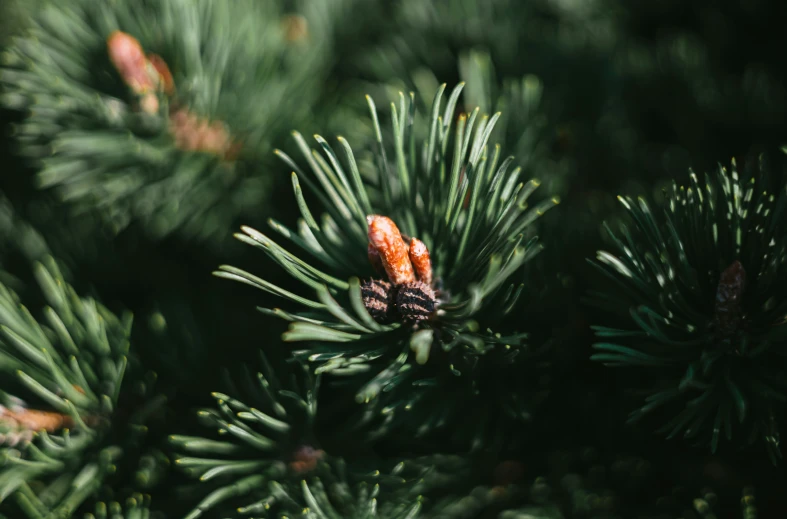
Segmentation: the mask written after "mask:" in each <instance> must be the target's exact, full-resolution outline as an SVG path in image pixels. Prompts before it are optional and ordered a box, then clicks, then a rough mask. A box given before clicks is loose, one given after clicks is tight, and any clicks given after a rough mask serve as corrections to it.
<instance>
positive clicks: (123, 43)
mask: <svg viewBox="0 0 787 519" xmlns="http://www.w3.org/2000/svg"><path fill="white" fill-rule="evenodd" d="M107 50H108V52H109V59H110V60H112V63H113V64H114V65H115V68H116V69H117V71H118V73H119V74H120V77H122V78H123V81H124V82H125V83H126V84H127V85H128V86H129V88H131V89H132V90H133V91H134V93H136V94H140V95H141V94H145V93H148V92H150V91H151V90H153V89H154V88H155V86H156V81H155V77H153V76H151V74H150V69H149V68H148V60H147V58H146V57H145V53H144V51H143V50H142V45H140V44H139V41H137V39H136V38H134V37H133V36H131V35H129V34H126V33H125V32H121V31H115V32H113V33H112V34H111V35H110V36H109V38H107Z"/></svg>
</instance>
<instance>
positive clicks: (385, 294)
mask: <svg viewBox="0 0 787 519" xmlns="http://www.w3.org/2000/svg"><path fill="white" fill-rule="evenodd" d="M361 297H362V298H363V305H364V306H365V307H366V310H367V311H368V312H369V315H371V316H372V319H374V320H375V321H376V322H378V323H381V324H382V323H387V322H390V321H391V320H392V318H393V316H394V314H395V313H396V307H395V305H394V291H393V290H392V287H391V284H390V283H389V282H387V281H383V280H382V279H370V280H369V281H364V283H363V284H362V285H361Z"/></svg>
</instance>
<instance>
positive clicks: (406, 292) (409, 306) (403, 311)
mask: <svg viewBox="0 0 787 519" xmlns="http://www.w3.org/2000/svg"><path fill="white" fill-rule="evenodd" d="M436 308H437V298H436V296H435V293H434V290H432V287H430V286H429V285H427V284H426V283H424V282H422V281H413V282H411V283H405V284H403V285H401V286H399V287H398V290H397V293H396V310H397V311H398V312H399V315H401V317H402V319H403V320H405V321H423V320H425V319H429V317H430V316H431V315H432V314H433V313H434V311H435V309H436Z"/></svg>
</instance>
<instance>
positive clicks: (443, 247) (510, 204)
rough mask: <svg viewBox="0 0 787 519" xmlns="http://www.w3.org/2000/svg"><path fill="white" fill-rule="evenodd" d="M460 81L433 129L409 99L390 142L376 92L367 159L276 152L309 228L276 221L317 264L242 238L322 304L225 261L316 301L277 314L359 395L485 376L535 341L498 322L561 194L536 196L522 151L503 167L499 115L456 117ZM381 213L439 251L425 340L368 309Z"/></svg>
mask: <svg viewBox="0 0 787 519" xmlns="http://www.w3.org/2000/svg"><path fill="white" fill-rule="evenodd" d="M462 88H463V85H461V84H460V85H459V86H457V87H456V88H455V89H454V90H453V91H452V92H451V94H450V96H449V98H448V100H447V102H443V93H444V91H445V85H443V86H442V87H441V88H440V89H439V91H438V92H437V94H436V96H435V99H434V103H433V107H432V110H431V119H430V120H429V121H428V122H427V123H425V124H424V125H423V126H419V125H417V124H416V123H417V121H419V119H418V112H417V111H416V110H415V104H414V100H413V96H412V95H411V96H405V95H400V96H399V99H398V103H393V104H392V105H391V121H390V124H391V125H392V134H391V135H392V137H391V140H392V142H391V143H390V145H389V143H388V142H384V137H383V135H384V134H386V133H387V132H383V130H382V128H381V126H380V124H381V122H380V121H381V118H380V116H379V115H378V113H377V110H376V108H375V104H374V102H373V101H372V99H371V98H370V97H368V96H367V101H368V103H369V106H370V110H371V115H372V120H373V123H374V128H375V133H376V136H377V137H376V140H377V143H376V145H375V148H376V150H377V151H376V153H375V154H374V157H373V162H372V163H369V162H361V163H359V162H357V161H356V158H355V157H356V155H357V154H355V153H353V151H352V148H351V147H350V145H349V143H347V141H346V140H344V139H342V138H339V143H340V144H341V148H340V150H341V151H340V152H339V153H337V152H335V151H334V150H333V148H332V147H331V146H330V145H329V144H328V142H327V141H326V140H325V139H324V138H322V137H320V136H315V139H316V141H317V143H318V145H319V151H318V150H312V149H310V148H309V147H308V144H307V143H306V141H305V139H304V138H303V137H302V136H301V135H300V134H298V133H297V132H296V133H294V136H295V139H296V142H297V144H298V146H299V148H300V149H301V151H302V154H303V158H304V159H305V162H306V163H307V164H308V169H307V170H304V169H302V168H301V166H299V164H298V162H297V161H295V160H294V159H292V158H290V157H289V156H288V155H286V154H285V153H284V152H282V151H278V152H277V154H278V155H279V156H280V157H281V158H282V159H283V160H284V161H285V162H286V163H287V164H288V165H289V166H290V167H291V168H292V169H293V188H294V191H295V197H296V201H297V204H298V207H299V209H300V212H301V215H302V217H303V219H302V220H301V221H300V222H299V226H298V229H297V231H296V230H291V229H288V228H286V227H284V226H283V225H281V224H280V223H278V222H271V226H272V227H273V229H274V230H275V231H276V232H277V233H279V234H281V235H282V236H284V237H285V238H286V239H288V240H289V241H291V242H292V243H293V244H294V245H295V246H296V247H298V248H300V249H302V250H303V251H304V252H305V253H307V254H308V255H310V256H312V258H311V261H308V260H306V259H304V258H303V257H302V256H301V255H296V254H294V253H291V252H289V251H288V250H286V249H284V248H283V247H281V246H280V245H278V244H277V243H276V242H274V241H273V240H272V239H271V238H270V237H268V236H266V235H265V234H263V233H261V232H259V231H257V230H255V229H251V228H249V227H243V228H242V233H239V234H238V235H236V236H237V238H238V239H239V240H241V241H243V242H245V243H247V244H250V245H252V246H254V247H257V248H259V249H261V250H262V251H263V252H265V253H266V254H267V255H268V256H269V257H271V258H272V259H273V260H274V261H275V262H276V263H277V264H278V265H280V266H281V267H282V268H284V269H285V270H286V271H287V273H288V274H289V275H290V276H292V277H294V278H295V279H297V280H298V281H300V282H301V283H303V284H304V285H306V286H307V287H308V288H309V289H311V290H312V293H314V294H315V296H314V297H313V298H309V297H304V296H301V295H298V294H296V293H292V292H290V291H287V290H284V289H283V288H280V287H278V286H276V285H274V284H272V283H270V282H268V281H265V280H263V279H261V278H259V277H257V276H254V275H252V274H250V273H248V272H245V271H241V270H239V269H237V268H234V267H229V266H222V267H220V269H219V270H218V271H217V272H216V275H217V276H219V277H224V278H228V279H234V280H236V281H241V282H243V283H246V284H249V285H251V286H255V287H257V288H259V289H261V290H264V291H266V292H269V293H273V294H275V295H278V296H280V297H282V298H285V299H287V300H289V302H290V303H295V305H296V308H297V305H300V306H302V307H307V308H308V311H307V312H304V311H295V312H294V313H293V312H289V311H284V310H281V309H269V310H265V312H266V313H269V314H271V315H277V316H279V317H282V318H284V319H286V320H288V321H291V323H292V324H291V325H290V330H289V331H288V332H287V333H285V334H284V340H285V341H290V342H303V343H305V344H304V346H305V348H304V349H301V350H297V351H295V356H296V358H298V359H301V360H305V361H308V362H311V363H314V364H315V369H316V371H317V372H319V373H330V374H333V375H346V376H350V375H352V376H355V377H356V379H357V380H358V382H357V383H358V387H359V389H358V391H357V394H356V399H357V400H358V401H360V402H375V403H377V402H376V401H377V399H378V397H380V395H381V392H383V391H384V392H386V393H387V394H389V395H398V396H394V397H395V398H399V399H401V398H402V397H403V396H404V395H406V394H407V393H408V392H410V391H412V389H410V388H411V387H412V385H413V384H416V383H419V381H420V382H423V381H425V380H427V379H431V378H432V377H433V376H435V374H441V373H442V374H445V375H447V376H448V377H449V378H451V379H454V378H456V377H455V376H456V375H461V374H469V373H471V372H473V371H474V370H475V365H476V363H477V361H478V358H479V357H483V356H486V355H487V354H490V353H493V352H495V355H497V356H502V357H503V358H505V357H506V355H507V350H508V349H510V348H514V349H517V348H523V347H525V339H526V335H524V334H514V335H511V336H509V337H500V336H499V335H496V334H494V333H493V332H492V331H491V330H487V329H486V326H494V324H495V323H496V322H497V321H498V320H499V319H500V318H501V317H502V316H503V315H504V314H505V313H507V312H509V311H511V309H512V308H514V307H515V303H516V300H517V298H518V296H519V294H520V293H521V291H522V287H521V285H519V283H520V281H521V279H522V278H521V275H522V272H523V269H522V267H523V265H524V264H525V263H526V262H527V261H528V260H530V259H531V258H532V257H533V256H534V255H535V254H537V253H538V252H539V250H540V249H541V247H540V245H539V244H538V242H537V239H536V237H535V234H534V232H533V224H534V222H535V221H536V219H538V217H540V216H541V215H542V214H544V213H545V212H546V211H547V210H549V209H550V208H552V207H554V206H555V205H556V204H557V203H558V200H557V198H552V199H547V200H543V201H538V202H536V203H532V202H531V195H532V194H533V192H534V191H535V190H536V188H537V187H538V186H539V182H538V181H536V180H530V181H523V180H522V179H520V173H521V170H520V169H519V168H515V167H513V166H514V159H513V157H512V158H508V159H506V160H502V161H500V148H499V146H496V147H490V145H489V138H490V135H491V134H492V132H493V130H494V127H495V123H496V121H497V120H498V118H499V117H500V115H499V114H495V115H494V116H492V117H488V116H486V115H480V114H479V112H478V111H477V110H476V111H473V112H472V113H471V114H470V116H469V117H468V116H467V115H466V114H459V115H458V117H457V116H456V114H455V113H454V112H455V109H456V106H457V103H458V101H459V97H460V94H461V92H462ZM455 121H456V124H454V122H455ZM424 129H428V132H424V131H421V130H424ZM417 135H423V137H418V138H416V136H417ZM309 170H310V171H309ZM302 185H303V186H305V187H306V188H308V190H309V191H310V192H311V193H310V194H312V195H314V196H315V197H316V199H317V200H318V201H320V202H321V203H322V208H323V209H324V211H325V213H324V214H323V216H322V218H321V221H319V222H318V220H317V219H315V217H314V214H315V213H314V212H313V211H312V210H311V209H310V208H309V205H308V204H307V202H306V200H305V198H304V193H303V191H302V188H301V186H302ZM370 212H371V213H376V214H381V215H385V216H388V217H390V218H392V219H393V220H394V221H395V222H396V223H397V224H398V226H399V228H400V229H401V231H402V233H403V234H406V235H408V236H415V237H418V238H419V239H421V240H422V241H423V242H424V243H425V244H426V245H427V247H428V249H429V251H430V253H431V258H432V264H433V269H434V273H435V277H436V279H437V282H436V286H437V287H438V289H439V291H440V292H441V294H442V295H441V300H440V303H439V311H438V315H437V318H436V319H435V320H433V321H429V322H426V323H425V324H423V325H420V327H421V328H422V330H431V331H432V333H418V334H416V335H415V336H414V335H413V333H414V330H413V329H412V327H411V326H405V325H402V323H398V322H394V323H392V324H384V325H383V324H378V323H375V322H374V320H373V319H372V318H371V316H370V315H369V313H368V312H367V311H366V309H365V307H364V304H363V300H362V298H361V293H360V290H359V286H360V281H359V278H362V277H366V278H368V277H369V276H370V275H372V269H371V266H370V265H369V261H368V259H367V222H366V217H367V215H368V214H370ZM345 279H346V280H348V281H347V282H345V281H343V280H345ZM517 286H518V288H517ZM411 349H412V350H413V351H414V352H415V354H414V355H413V354H411V353H410V350H411ZM445 355H447V357H446V358H442V357H445ZM438 357H439V359H438ZM422 365H425V366H423V367H422ZM441 376H442V375H441ZM400 387H401V388H402V390H401V391H394V390H396V389H398V388H400ZM383 405H384V404H383Z"/></svg>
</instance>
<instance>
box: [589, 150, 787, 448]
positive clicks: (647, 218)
mask: <svg viewBox="0 0 787 519" xmlns="http://www.w3.org/2000/svg"><path fill="white" fill-rule="evenodd" d="M767 173H768V165H767V163H766V162H765V159H764V158H763V159H761V161H760V163H759V164H756V165H754V166H752V167H751V171H749V170H747V171H746V172H744V171H739V169H738V167H737V166H736V164H735V162H734V161H733V162H732V164H731V167H730V168H726V167H720V168H719V171H718V172H716V173H715V174H708V175H706V176H705V177H704V179H703V180H700V177H698V176H697V175H695V174H694V173H692V174H691V175H690V177H689V178H690V183H689V185H688V186H685V187H684V186H678V185H677V184H673V187H672V190H671V192H670V193H668V194H667V197H666V198H667V199H666V205H665V207H664V208H663V209H661V210H659V211H658V212H656V211H654V210H652V209H651V206H650V205H649V204H648V203H647V202H646V201H645V199H643V198H639V199H637V200H634V199H632V198H629V197H625V198H623V197H621V198H620V201H621V203H622V204H623V205H624V207H625V208H626V210H627V211H628V213H629V214H630V216H631V220H632V223H631V224H630V225H622V226H621V227H620V230H619V232H618V233H613V232H611V231H610V236H611V239H612V243H613V249H612V250H613V251H614V252H607V251H599V253H598V255H597V258H596V261H594V262H593V264H594V265H595V266H596V267H598V269H599V270H600V271H601V272H602V273H603V274H604V276H605V277H606V279H607V280H608V281H609V282H610V283H609V286H608V288H607V289H606V290H604V291H600V292H599V293H595V294H594V301H595V303H596V304H597V305H598V306H599V307H601V308H603V309H606V310H609V311H611V312H613V313H615V314H617V315H618V316H620V321H619V322H620V324H619V327H618V326H615V327H610V326H596V327H594V328H595V331H596V336H597V337H598V338H599V339H600V341H599V342H598V343H597V344H595V345H594V349H595V350H596V353H595V354H594V355H593V360H595V361H597V362H601V363H604V364H605V365H609V366H615V367H629V368H632V369H638V370H640V371H641V372H642V373H643V375H645V376H644V377H643V378H644V379H645V380H648V381H649V383H651V384H652V386H651V387H650V388H649V389H647V393H648V395H649V396H648V397H647V398H646V400H645V402H644V404H643V405H642V407H641V408H639V409H638V410H636V411H635V412H633V413H632V415H631V419H632V421H636V420H640V419H642V418H645V417H647V416H652V415H656V414H658V415H659V416H663V417H664V418H663V420H664V423H663V426H662V427H660V428H659V432H660V433H662V434H665V435H667V436H668V437H670V438H673V437H677V436H683V437H685V438H688V439H691V440H693V441H696V442H698V443H702V444H704V445H709V446H710V449H711V450H712V451H715V450H716V449H717V448H718V446H719V444H720V443H721V441H722V439H724V438H726V439H727V440H728V441H729V440H731V439H732V437H733V433H735V435H736V436H738V435H740V436H743V437H745V438H747V440H745V441H746V442H750V441H754V440H757V439H759V440H760V441H762V442H764V444H765V445H766V446H767V447H768V451H769V453H770V455H771V458H772V459H773V460H774V461H775V460H776V459H777V458H778V457H780V454H779V452H780V451H779V447H778V445H779V440H778V438H779V432H778V428H777V425H776V422H777V415H778V414H779V411H778V410H779V409H781V406H782V403H783V401H784V399H785V398H787V383H785V381H784V380H783V377H782V376H781V375H780V374H781V373H782V372H783V370H784V369H785V368H786V367H787V366H785V362H784V359H785V352H784V348H783V344H785V342H784V338H785V337H787V326H785V325H784V323H785V315H787V303H785V302H784V300H783V299H782V298H781V297H780V296H779V294H781V292H782V290H784V289H785V288H787V241H785V238H787V233H786V232H785V231H787V229H786V228H785V227H784V225H783V222H784V211H785V209H787V193H785V188H784V186H783V185H782V187H781V188H780V189H779V190H778V191H776V192H773V193H771V192H769V191H768V187H767V186H768V185H769V184H768V180H767V179H768V175H767ZM736 261H738V262H740V263H739V264H738V263H734V262H736ZM736 265H737V266H736ZM741 271H742V272H743V274H745V283H742V284H740V283H739V282H738V281H737V279H738V276H740V275H743V274H740V272H741Z"/></svg>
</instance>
